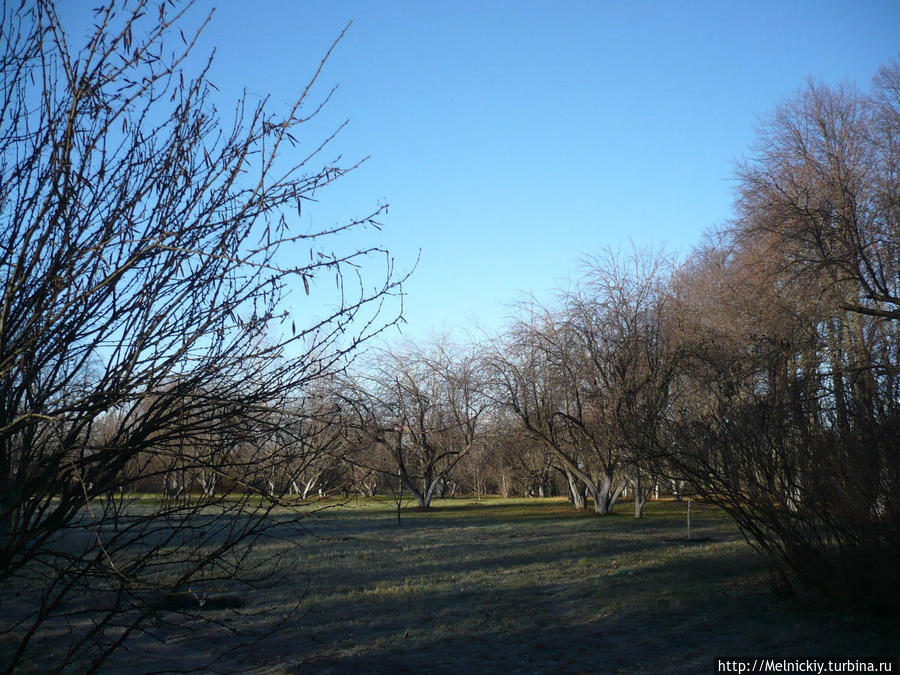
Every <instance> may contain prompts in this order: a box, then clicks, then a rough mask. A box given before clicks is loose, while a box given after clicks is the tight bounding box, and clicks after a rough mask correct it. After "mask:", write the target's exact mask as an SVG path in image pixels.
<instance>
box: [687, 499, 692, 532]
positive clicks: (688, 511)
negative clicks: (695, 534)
mask: <svg viewBox="0 0 900 675" xmlns="http://www.w3.org/2000/svg"><path fill="white" fill-rule="evenodd" d="M687 530H688V539H690V538H691V498H690V497H688V507H687Z"/></svg>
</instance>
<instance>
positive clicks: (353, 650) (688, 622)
mask: <svg viewBox="0 0 900 675" xmlns="http://www.w3.org/2000/svg"><path fill="white" fill-rule="evenodd" d="M629 507H630V504H622V505H620V507H619V511H620V512H621V515H612V516H607V517H597V516H594V515H591V514H588V513H577V512H574V511H573V510H572V509H571V508H570V507H569V505H568V504H567V503H565V502H563V501H556V500H535V499H532V500H524V499H521V500H516V499H511V500H500V499H483V500H480V501H479V502H478V503H475V502H473V501H472V500H470V499H455V500H439V501H437V502H436V503H435V504H434V507H433V508H432V509H431V510H430V511H415V510H412V509H408V510H405V511H404V516H403V525H402V527H398V526H397V521H396V514H395V506H394V504H392V503H391V502H389V501H375V500H369V501H363V500H360V501H359V502H350V503H349V504H346V505H342V506H337V507H335V508H329V509H325V510H321V511H318V512H317V513H315V514H314V515H311V516H310V517H309V518H308V520H307V523H308V530H309V532H308V534H307V535H306V536H304V537H303V538H302V540H301V541H300V546H299V547H297V549H296V554H295V555H296V562H295V570H296V571H295V574H294V576H293V577H292V580H291V582H290V583H288V584H282V585H281V586H279V587H278V588H276V589H270V590H269V591H266V592H265V593H262V592H261V593H260V594H259V595H258V596H255V597H247V598H245V600H246V603H247V609H248V610H249V611H250V613H249V614H246V615H241V616H239V617H238V618H237V619H229V621H234V620H237V621H243V622H248V623H252V622H253V621H255V620H256V619H255V618H254V617H253V615H252V609H253V608H254V607H261V606H264V605H266V604H269V603H275V602H279V601H282V600H285V599H301V598H302V600H303V602H302V605H301V609H300V611H299V612H298V613H297V614H296V615H294V616H293V617H292V618H291V620H290V621H288V622H287V623H286V624H285V625H283V626H282V627H281V628H280V630H279V631H278V632H277V634H276V635H275V636H274V637H273V638H271V639H270V640H268V641H267V642H265V643H262V644H260V645H257V646H255V647H253V648H252V649H251V650H249V651H248V652H246V653H244V654H241V655H234V656H232V657H230V659H227V660H225V661H223V662H222V669H224V670H232V669H233V670H243V671H250V672H253V671H255V672H272V673H280V672H284V673H306V672H316V673H329V672H348V671H358V672H384V673H412V672H419V673H424V672H446V673H451V672H465V673H468V672H484V671H492V672H501V673H531V672H609V673H618V672H621V673H666V672H672V673H677V672H714V664H715V660H714V659H715V657H717V656H751V657H757V656H758V657H766V658H769V657H779V658H827V657H834V658H844V659H846V658H847V657H850V656H852V657H862V656H896V654H897V649H896V646H895V640H896V637H897V635H898V632H897V626H898V624H897V622H896V621H895V620H892V621H887V620H885V619H884V618H883V617H882V618H880V619H877V618H874V617H867V616H851V615H839V616H838V615H823V614H815V613H810V612H808V611H803V610H801V609H798V608H792V607H790V606H788V605H786V604H784V603H783V602H781V601H779V600H778V599H776V598H774V597H773V596H772V595H771V594H770V593H769V590H768V585H767V583H766V576H765V571H764V569H763V567H762V565H761V562H760V561H759V560H758V558H757V557H756V556H755V554H754V553H753V552H752V550H751V549H750V548H749V547H748V546H747V544H746V543H745V542H744V541H743V539H742V538H741V537H740V534H739V533H738V532H737V530H736V529H735V528H734V526H733V525H732V524H731V523H730V522H729V521H728V519H727V518H726V517H725V516H724V515H723V514H722V513H721V512H719V511H717V510H715V509H713V508H710V507H703V506H700V507H698V506H697V504H696V503H695V504H694V508H693V511H692V521H693V537H694V538H693V540H692V541H688V540H687V539H686V537H685V534H686V532H685V523H684V515H685V514H684V511H685V504H684V503H676V502H672V501H668V502H666V501H660V502H649V503H648V505H647V508H646V512H645V517H644V519H642V520H639V521H637V520H635V519H634V518H632V517H631V515H630V512H629ZM295 543H296V542H292V541H285V542H282V543H278V544H268V545H267V546H275V547H277V546H291V545H293V544H295ZM273 552H274V551H273V550H272V549H268V550H263V551H260V552H259V555H261V556H266V555H268V554H271V553H273ZM222 625H223V628H222V629H221V630H211V631H210V633H209V635H207V636H203V635H199V636H198V635H197V634H195V633H192V634H191V635H190V638H191V639H190V640H187V639H186V638H187V637H188V636H183V637H185V640H184V641H183V644H182V640H181V638H180V637H179V636H178V635H177V633H173V634H172V639H171V644H169V645H166V646H162V647H151V646H150V645H149V644H147V645H145V646H143V647H141V645H137V647H138V649H137V651H135V652H133V653H124V652H123V653H121V654H119V655H118V656H117V657H116V658H115V659H114V660H113V662H112V663H110V664H109V669H110V671H121V672H147V671H150V670H156V669H160V670H169V669H174V668H176V667H179V666H201V667H202V666H203V665H204V659H205V649H207V648H209V649H214V648H215V647H216V646H217V645H221V644H227V641H228V639H229V638H228V631H227V630H226V629H227V624H226V623H225V622H223V624H222ZM197 638H202V639H200V640H198V639H197ZM197 645H201V647H199V648H198V646H197ZM136 667H137V670H135V668H136Z"/></svg>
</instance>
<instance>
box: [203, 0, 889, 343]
mask: <svg viewBox="0 0 900 675" xmlns="http://www.w3.org/2000/svg"><path fill="white" fill-rule="evenodd" d="M204 11H205V9H204ZM198 13H199V12H198ZM350 20H352V21H353V26H352V27H351V28H350V30H349V31H348V33H347V35H346V37H345V39H344V40H343V41H342V43H341V44H340V45H339V47H338V49H337V51H336V52H335V53H334V55H333V57H332V58H331V60H330V61H329V62H328V64H327V66H326V69H325V71H324V73H323V75H322V80H321V82H322V85H323V87H321V88H320V89H319V93H323V92H324V91H326V90H327V88H328V87H330V86H331V85H334V84H338V85H339V90H338V92H337V93H336V95H335V97H334V99H333V101H332V102H331V103H330V105H329V107H328V109H327V110H326V112H325V113H324V114H323V116H322V118H321V119H320V120H318V122H317V123H316V124H313V125H310V133H309V136H308V138H306V139H305V141H306V143H307V144H309V145H311V144H312V143H314V142H317V141H319V140H321V138H322V136H323V134H324V133H325V132H326V131H327V130H329V129H330V128H332V127H334V126H336V125H337V124H338V123H339V122H340V121H343V120H344V119H346V118H349V119H350V125H349V127H348V128H347V129H346V130H345V131H344V132H343V133H342V134H341V136H340V137H339V139H338V140H337V141H336V142H335V144H334V147H333V149H332V150H331V151H330V152H329V153H327V156H329V157H330V156H334V155H337V154H338V153H343V155H344V156H345V157H346V158H350V159H353V158H359V157H363V156H366V155H371V159H370V160H369V162H368V163H367V164H366V165H364V167H363V168H362V169H360V170H359V171H358V172H357V173H355V174H354V175H352V176H348V177H345V178H344V179H343V180H342V182H341V183H340V184H339V185H336V186H335V187H334V189H332V190H330V191H329V192H327V193H323V194H322V203H321V204H320V205H319V206H318V207H317V208H316V209H314V210H312V211H311V212H310V213H309V214H308V215H306V217H307V218H309V219H310V220H309V222H308V223H307V225H310V226H315V225H320V224H321V225H327V224H330V223H333V222H342V221H343V220H345V219H346V218H347V217H349V216H352V215H354V214H356V215H359V214H363V213H365V212H367V210H368V209H370V208H371V207H372V206H374V205H375V204H377V203H378V202H379V201H386V202H388V203H389V204H390V212H389V214H388V216H387V217H386V219H385V225H386V227H385V229H384V232H383V233H382V234H381V235H380V240H381V241H382V242H383V243H384V244H385V245H386V246H388V247H389V248H390V249H391V251H392V252H393V254H394V256H395V258H396V260H397V264H398V267H400V268H404V267H409V266H411V265H412V264H413V263H414V261H415V259H416V256H417V255H418V251H419V250H420V249H421V261H420V263H419V267H418V269H417V270H416V272H415V274H414V276H413V278H412V279H411V281H410V282H409V284H408V287H407V292H408V296H407V302H406V316H407V319H408V322H409V325H408V327H407V329H405V332H406V333H407V334H412V335H414V336H416V335H426V334H428V332H429V331H431V330H440V329H442V328H447V329H451V328H453V327H455V326H461V325H466V324H470V323H471V322H472V320H473V319H479V320H481V321H482V322H484V323H486V324H487V325H489V326H495V327H496V326H498V325H499V324H500V323H501V319H502V316H503V315H504V313H505V312H506V309H505V305H506V304H507V303H510V302H511V301H514V300H515V299H516V298H517V297H521V294H522V293H523V292H525V293H527V292H534V293H536V294H537V295H538V296H539V297H542V296H543V297H546V296H547V294H548V291H550V290H551V289H552V288H553V287H555V286H557V285H559V284H560V283H563V282H564V280H565V279H566V278H567V277H568V276H569V275H570V274H573V273H574V272H575V270H576V269H577V261H578V259H579V256H581V255H582V254H584V253H591V252H597V251H599V250H600V249H601V248H603V247H607V246H611V247H613V248H616V247H620V246H621V247H623V248H627V247H628V246H629V245H630V244H629V239H630V240H633V241H634V242H635V243H637V244H638V245H645V244H650V243H654V244H659V243H664V244H666V245H667V248H668V249H669V250H674V251H686V250H689V248H690V247H691V246H692V245H693V244H695V243H697V242H698V241H699V240H700V237H701V235H702V233H703V231H704V230H707V229H709V228H711V227H713V226H716V225H717V224H719V223H722V222H723V221H725V220H726V219H727V218H728V217H729V215H730V213H731V210H730V203H731V197H732V193H731V190H732V183H731V182H730V176H731V175H732V173H733V167H734V162H735V160H737V159H739V158H740V156H741V155H742V154H743V153H744V152H746V150H747V148H748V146H749V144H750V143H751V142H752V140H753V137H754V127H755V125H756V121H757V118H758V116H760V115H765V114H767V113H768V112H769V111H771V109H772V108H773V106H774V105H776V104H777V103H778V102H780V101H783V100H784V99H785V98H786V97H788V96H790V95H792V94H793V93H795V92H796V91H797V90H798V89H799V88H800V87H801V86H802V85H803V84H804V82H805V81H806V78H807V77H808V76H813V77H815V78H818V79H821V80H823V81H825V82H829V83H837V82H840V81H851V82H854V83H856V84H858V85H859V86H860V87H862V88H866V87H868V84H869V81H870V79H871V77H872V76H873V75H874V74H875V72H876V70H877V68H878V67H879V66H880V65H882V64H883V63H885V62H886V61H888V60H889V59H891V58H896V57H897V55H898V52H900V2H897V1H896V0H883V1H862V2H849V1H844V2H828V1H818V2H811V1H810V2H789V1H786V0H780V1H775V2H768V1H760V0H754V1H752V2H751V1H747V2H740V3H738V2H730V1H723V0H716V1H713V2H634V1H626V2H601V1H596V2H549V1H547V2H524V1H507V2H484V1H480V2H424V1H415V2H394V1H383V2H372V1H371V0H363V1H358V2H334V1H311V2H299V1H297V2H295V1H290V2H289V1H283V2H258V3H247V2H225V3H221V4H220V5H219V6H218V8H217V9H216V12H215V15H214V19H213V21H212V23H211V24H210V26H209V27H208V28H207V29H206V31H205V33H204V36H203V39H202V41H201V45H200V49H201V50H208V49H209V48H211V47H215V48H216V50H217V56H216V61H215V66H214V68H213V75H212V79H213V81H214V82H215V83H216V84H217V85H218V86H219V87H220V88H221V90H222V94H223V97H225V98H228V97H230V98H234V97H236V96H237V95H238V94H239V92H240V90H241V88H243V87H246V89H247V90H248V91H249V92H250V93H251V95H263V94H265V93H270V94H272V98H273V103H274V104H275V105H276V106H279V105H282V104H287V103H289V102H290V101H291V100H292V99H293V98H294V97H295V96H296V95H297V93H298V92H299V89H300V88H301V86H302V85H303V83H305V81H306V79H307V78H308V77H309V75H310V74H311V73H312V72H313V70H314V69H315V66H316V65H317V64H318V61H319V59H320V57H321V56H322V55H323V54H324V52H325V50H326V49H327V47H328V45H329V44H330V43H331V41H332V40H333V39H334V38H335V37H336V36H337V35H338V34H339V32H340V30H341V29H342V28H343V26H344V25H345V24H346V23H347V22H348V21H350ZM352 243H353V242H352V241H351V242H348V244H352Z"/></svg>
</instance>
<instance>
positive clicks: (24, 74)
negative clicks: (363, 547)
mask: <svg viewBox="0 0 900 675" xmlns="http://www.w3.org/2000/svg"><path fill="white" fill-rule="evenodd" d="M186 9H187V7H183V6H179V5H177V4H176V5H174V6H173V5H172V3H168V4H167V3H163V4H161V5H160V6H159V7H155V6H151V5H150V4H149V3H148V2H138V3H136V5H135V6H133V7H131V8H119V7H117V6H116V4H115V3H110V4H108V5H105V6H103V7H100V8H98V9H96V10H95V11H94V28H93V33H92V34H91V35H89V36H88V37H87V38H86V40H85V41H84V42H83V43H81V44H80V46H77V47H76V46H74V42H73V40H72V36H70V35H69V34H67V32H66V30H65V26H63V25H62V24H61V22H60V19H59V17H58V15H57V13H56V11H55V8H54V6H53V4H52V3H51V2H49V1H46V0H41V1H39V2H35V3H21V4H18V3H16V4H15V6H5V7H4V9H3V13H2V18H0V22H2V24H0V32H2V34H3V40H2V41H0V45H2V46H0V59H2V63H3V73H4V76H3V79H2V84H0V172H2V175H0V250H2V263H0V277H2V299H0V382H2V385H0V539H2V545H0V580H2V587H3V589H4V590H3V595H4V597H3V598H2V602H3V608H4V611H3V614H2V617H0V632H2V633H3V634H4V635H5V637H6V638H12V640H13V641H12V642H10V641H9V639H6V640H4V643H5V644H7V645H9V644H13V645H14V646H13V647H12V651H11V652H7V653H4V654H3V659H2V660H3V661H4V662H5V663H6V668H7V669H10V670H11V669H13V668H15V667H17V666H18V665H20V664H23V663H26V662H29V661H34V662H35V663H37V664H38V665H37V667H38V668H57V667H60V664H61V663H63V662H65V663H66V664H68V665H69V666H70V667H74V668H76V669H79V670H85V671H92V670H95V669H96V668H97V667H98V666H99V664H100V663H102V662H103V661H104V660H105V659H106V658H108V657H109V656H110V655H111V654H112V653H113V652H114V651H115V650H116V649H117V648H118V647H120V646H121V645H122V644H123V643H125V642H126V641H128V640H129V639H131V638H132V637H134V636H135V635H137V634H138V633H139V632H141V631H143V632H144V634H148V632H147V631H149V634H153V633H154V631H153V630H150V629H148V628H147V626H148V624H147V620H148V619H149V618H150V617H153V616H157V617H158V616H159V615H160V612H161V611H163V610H167V609H168V610H172V609H179V610H181V611H182V612H183V613H186V614H187V615H190V616H191V617H194V618H198V619H200V618H203V617H204V616H205V613H206V612H207V611H209V610H210V608H212V607H214V605H215V603H212V602H206V599H207V595H206V594H207V591H208V590H209V589H211V588H212V587H214V586H216V587H219V588H226V589H231V590H233V591H235V592H240V591H241V589H245V588H247V587H248V586H247V584H250V585H252V584H253V583H260V582H263V581H264V580H265V579H266V578H268V575H269V573H270V571H271V570H268V569H266V570H263V569H262V567H259V566H258V565H257V564H256V563H252V562H251V561H252V560H254V559H253V558H252V557H250V556H248V550H249V549H250V548H252V546H253V545H254V544H255V543H258V542H259V541H260V539H259V538H260V535H261V534H263V533H265V532H266V531H267V528H269V527H270V525H271V524H272V522H273V521H271V520H270V519H269V518H268V515H269V513H270V512H271V510H272V509H273V508H274V507H275V505H276V504H277V503H278V501H279V499H278V498H279V497H280V495H281V494H282V493H283V491H284V490H285V489H286V487H282V488H276V489H274V490H273V489H271V476H272V462H273V461H278V460H277V454H278V453H277V452H274V450H273V449H274V448H276V447H277V445H278V443H279V440H278V433H279V429H280V422H281V420H282V414H283V411H285V410H288V409H290V408H291V406H292V404H293V403H294V402H295V401H296V400H297V399H298V397H300V396H301V395H302V392H303V391H304V389H305V388H306V387H307V386H308V385H309V383H311V382H314V381H316V380H317V379H320V378H322V377H323V376H324V375H326V374H328V373H330V372H332V371H334V370H335V369H336V368H338V367H340V366H341V365H342V363H343V361H344V360H345V357H346V356H347V355H348V354H350V353H351V352H352V351H353V350H354V349H355V348H356V347H357V346H358V345H359V344H360V343H361V342H362V341H364V340H366V339H367V338H369V337H371V336H372V335H373V334H375V333H377V332H378V331H379V329H380V328H381V327H382V326H384V325H385V324H389V323H391V321H392V319H391V318H390V317H388V319H387V320H386V321H385V320H380V319H379V318H378V312H379V310H380V309H381V308H382V304H383V302H384V301H385V300H388V299H390V297H391V296H393V295H396V294H398V293H399V281H398V280H397V279H395V278H394V277H393V273H392V269H391V266H392V263H391V261H390V258H389V257H388V255H387V253H386V252H385V251H383V250H381V249H378V248H368V249H362V250H358V249H353V248H351V249H350V250H346V251H341V250H339V249H338V248H335V247H337V246H339V244H340V240H341V236H342V235H343V234H344V233H345V232H347V231H349V230H352V229H357V228H366V227H377V226H378V224H377V222H376V218H377V217H378V215H379V214H380V213H381V212H382V210H383V208H379V209H377V210H376V212H375V213H373V214H372V215H371V216H368V217H366V218H362V219H353V220H351V221H349V222H347V223H346V224H344V225H339V226H335V227H327V228H324V229H321V230H319V231H313V232H306V231H298V230H297V229H296V228H295V227H294V225H293V223H294V222H295V218H294V217H293V216H292V214H293V213H294V212H295V211H299V210H300V209H302V208H304V206H307V205H309V204H311V203H312V200H313V198H314V196H318V195H319V194H320V193H321V191H322V190H324V189H325V188H326V187H327V186H328V185H329V184H330V183H332V182H333V181H335V180H336V179H338V178H339V177H340V176H341V175H343V174H344V173H346V171H348V170H349V169H352V168H353V166H338V165H335V164H333V163H327V162H323V161H322V159H321V152H322V150H323V148H324V147H326V144H327V141H326V143H321V144H319V143H314V144H313V145H312V146H311V147H313V148H315V149H313V150H312V151H311V152H310V151H304V152H303V153H301V154H297V153H298V150H297V141H298V139H299V137H300V136H301V134H302V133H303V130H304V127H303V125H304V123H306V122H307V121H308V120H309V119H310V118H311V117H313V116H314V115H315V114H316V113H317V112H318V111H319V110H320V109H321V106H322V105H323V104H324V102H325V101H327V99H328V96H327V95H326V97H325V101H323V100H319V101H313V100H312V98H311V97H310V91H311V90H312V87H313V85H314V84H315V82H316V81H317V79H318V77H319V74H320V72H321V70H322V65H323V64H324V60H323V64H320V65H319V67H318V69H317V70H316V71H315V73H314V75H313V77H312V78H311V80H310V81H309V83H308V85H307V87H306V88H305V90H304V91H302V92H300V94H299V97H298V99H297V101H296V102H295V103H294V104H293V105H292V106H290V107H289V108H288V109H287V110H285V111H283V112H282V113H278V114H276V113H274V112H272V111H271V108H270V106H269V105H268V102H267V101H262V102H260V103H258V104H253V103H251V102H250V101H248V100H246V99H243V100H241V101H239V102H238V104H237V106H236V108H235V115H234V121H233V123H231V124H229V125H227V126H226V125H225V124H223V123H222V122H221V121H220V118H219V116H218V114H217V113H216V111H215V109H214V108H213V106H212V105H211V103H210V101H209V91H210V86H211V85H210V84H209V82H208V81H207V79H206V72H207V71H206V70H202V71H201V72H200V73H199V75H197V76H196V77H193V78H191V77H188V75H187V74H185V73H184V72H182V70H181V65H182V63H184V61H185V58H186V57H187V55H188V53H189V52H190V50H191V47H192V46H193V44H194V40H195V39H196V35H194V34H192V35H188V36H185V35H184V33H183V32H182V33H179V31H180V29H179V23H180V22H182V20H183V17H184V14H185V11H186ZM173 35H174V36H175V40H174V41H169V40H168V38H169V37H171V36H173ZM182 40H183V42H182ZM173 42H174V43H177V44H178V45H179V47H178V48H177V49H176V50H175V51H174V52H173V51H172V44H173ZM326 58H327V56H326ZM289 251H291V252H293V256H292V258H293V260H292V261H291V262H288V261H289V260H291V257H288V255H287V254H288V252H289ZM304 259H306V260H308V262H306V263H299V264H298V262H297V261H299V260H304ZM381 261H383V262H381ZM373 264H374V265H376V266H377V267H378V269H377V272H376V273H377V274H380V275H381V278H382V281H381V282H380V283H378V284H377V285H376V286H375V287H374V288H373V287H372V286H371V285H369V284H368V283H367V284H366V285H364V284H363V278H364V277H363V274H371V273H372V271H373V270H372V265H373ZM348 270H352V273H351V275H350V276H349V277H348V276H347V275H346V274H345V273H346V272H347V271H348ZM325 282H327V283H325ZM329 286H334V287H335V288H336V290H335V291H333V292H329V291H328V290H327V288H328V287H329ZM297 289H302V290H301V293H302V294H304V295H301V297H304V298H305V296H309V297H308V298H306V299H305V303H306V306H304V307H303V308H302V309H301V310H300V311H299V312H298V314H299V315H300V316H302V317H303V318H302V319H301V320H299V321H298V320H297V319H295V318H294V317H293V316H292V315H291V312H290V310H289V308H288V306H287V304H286V299H287V296H288V294H289V293H290V292H291V291H292V290H294V291H296V290H297ZM398 304H399V303H398ZM288 329H289V330H288ZM302 433H304V432H303V431H301V434H302ZM176 473H177V475H178V476H179V477H180V478H179V481H180V483H179V485H178V486H177V488H174V489H173V490H171V491H169V493H168V496H165V497H163V498H160V499H151V500H136V499H133V498H130V497H129V495H132V494H133V493H134V492H135V490H137V489H138V488H140V487H142V486H144V487H149V488H151V489H153V490H162V488H163V485H164V483H166V480H167V479H168V478H172V477H174V476H175V475H176ZM201 513H202V515H203V523H204V526H203V528H202V529H198V527H197V518H198V516H199V515H200V514H201ZM269 562H271V561H266V563H265V564H266V565H268V564H269ZM254 565H256V566H254ZM188 589H190V591H191V593H192V597H195V598H197V599H198V600H197V601H196V602H194V603H193V604H190V603H189V604H188V605H184V604H181V603H178V602H175V601H172V602H170V603H169V604H166V601H165V599H166V598H177V597H179V594H181V593H183V592H184V591H186V590H188ZM13 590H15V591H16V592H17V593H19V594H20V595H19V596H18V598H17V599H11V598H10V597H8V596H9V593H11V592H12V591H13ZM154 625H159V624H154ZM61 626H64V627H65V635H66V638H65V640H64V641H63V642H62V643H60V644H59V645H58V646H61V648H62V650H63V651H62V654H61V655H62V657H63V658H64V661H57V660H56V659H57V658H58V657H59V656H60V654H57V653H55V652H51V653H49V654H48V652H47V650H46V649H45V647H44V642H43V640H44V637H43V636H44V635H45V634H47V635H50V634H55V631H58V630H59V629H60V627H61ZM156 632H157V633H158V635H159V636H160V637H165V636H164V634H163V633H164V631H163V630H162V629H160V631H156ZM76 664H77V665H76Z"/></svg>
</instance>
